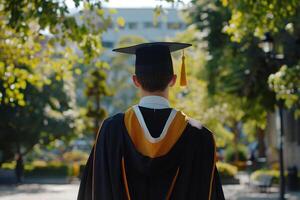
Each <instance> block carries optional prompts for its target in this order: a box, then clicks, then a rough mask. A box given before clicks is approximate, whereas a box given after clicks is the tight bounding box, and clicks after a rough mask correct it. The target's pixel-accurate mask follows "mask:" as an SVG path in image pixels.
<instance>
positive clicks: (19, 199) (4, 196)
mask: <svg viewBox="0 0 300 200" xmlns="http://www.w3.org/2000/svg"><path fill="white" fill-rule="evenodd" d="M77 192H78V184H25V185H19V186H17V187H16V186H0V200H75V199H76V197H77Z"/></svg>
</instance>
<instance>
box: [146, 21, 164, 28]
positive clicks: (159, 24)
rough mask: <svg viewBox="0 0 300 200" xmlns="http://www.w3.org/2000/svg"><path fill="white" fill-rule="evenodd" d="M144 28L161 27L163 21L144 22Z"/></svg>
mask: <svg viewBox="0 0 300 200" xmlns="http://www.w3.org/2000/svg"><path fill="white" fill-rule="evenodd" d="M144 28H146V29H149V28H161V22H158V23H154V22H144Z"/></svg>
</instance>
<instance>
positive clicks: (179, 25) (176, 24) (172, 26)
mask: <svg viewBox="0 0 300 200" xmlns="http://www.w3.org/2000/svg"><path fill="white" fill-rule="evenodd" d="M167 28H168V29H172V30H177V29H183V28H185V25H184V24H183V23H180V22H168V23H167Z"/></svg>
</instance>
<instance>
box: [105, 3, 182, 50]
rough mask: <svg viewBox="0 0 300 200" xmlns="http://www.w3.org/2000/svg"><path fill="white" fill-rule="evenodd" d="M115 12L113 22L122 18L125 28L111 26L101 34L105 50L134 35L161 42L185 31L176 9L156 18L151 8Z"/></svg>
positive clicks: (167, 10)
mask: <svg viewBox="0 0 300 200" xmlns="http://www.w3.org/2000/svg"><path fill="white" fill-rule="evenodd" d="M116 11H117V13H116V14H113V15H112V19H113V21H116V20H117V18H118V17H123V18H124V19H125V26H124V27H118V26H117V25H116V24H112V25H111V26H110V27H109V28H108V30H107V32H105V33H104V34H103V37H102V40H103V46H104V47H106V48H107V49H112V48H114V47H116V44H117V43H118V41H119V40H120V38H121V37H124V36H128V35H135V36H139V37H142V38H144V39H145V40H146V41H149V42H153V41H162V40H165V38H167V37H174V36H175V35H176V33H178V32H182V31H183V30H184V29H186V23H185V22H184V20H183V19H182V17H181V16H180V11H179V10H178V9H166V10H165V12H164V13H163V14H161V15H159V16H157V17H156V16H155V12H154V9H153V8H138V9H137V8H119V9H118V8H117V9H116Z"/></svg>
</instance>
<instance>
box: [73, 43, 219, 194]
mask: <svg viewBox="0 0 300 200" xmlns="http://www.w3.org/2000/svg"><path fill="white" fill-rule="evenodd" d="M189 46H191V45H190V44H183V43H167V42H157V43H145V44H140V45H135V46H131V47H125V48H119V49H114V51H116V52H120V53H128V54H135V55H136V62H135V75H133V77H132V79H133V82H134V84H135V86H136V87H137V88H138V89H139V90H140V92H141V95H142V98H141V100H140V102H139V104H138V105H135V106H133V107H131V108H129V109H128V110H127V111H126V112H125V113H120V114H117V115H115V116H113V117H110V118H108V119H106V120H105V121H104V122H103V124H102V127H101V128H100V130H99V133H98V136H97V139H96V142H95V145H94V147H93V150H92V153H91V155H90V157H89V159H88V162H87V165H86V169H85V172H84V174H83V177H82V180H81V185H80V189H79V194H78V200H90V199H91V200H110V199H116V200H118V199H127V200H148V199H149V200H166V199H180V200H190V199H201V200H202V199H203V200H212V199H214V200H222V199H224V195H223V191H222V186H221V183H220V180H219V176H218V172H217V169H216V166H215V164H216V147H215V142H214V138H213V135H212V133H211V132H210V131H209V130H208V129H206V128H205V127H203V126H202V125H201V124H200V123H199V122H197V121H195V120H193V119H191V118H188V117H187V116H186V115H185V114H183V113H182V112H181V111H178V110H176V109H174V108H171V107H170V105H169V102H168V93H169V88H170V87H172V86H173V85H174V84H175V82H176V78H177V77H176V75H175V74H174V72H173V64H172V58H171V52H174V51H177V50H180V49H184V48H186V47H189ZM183 62H184V59H183ZM184 67H185V66H184V63H183V66H182V73H181V75H182V76H181V81H180V82H181V83H183V84H185V82H186V80H185V72H184V71H185V68H184ZM195 109H197V108H195Z"/></svg>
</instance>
